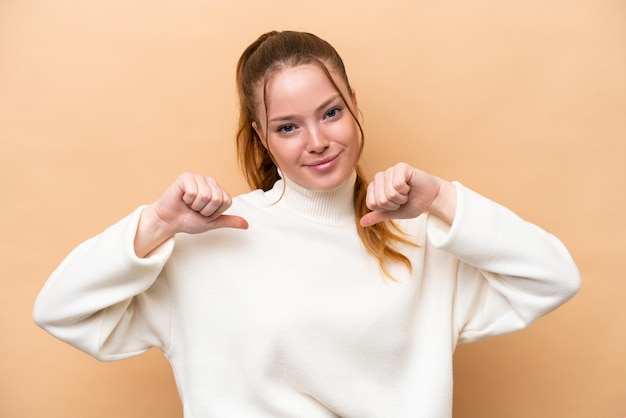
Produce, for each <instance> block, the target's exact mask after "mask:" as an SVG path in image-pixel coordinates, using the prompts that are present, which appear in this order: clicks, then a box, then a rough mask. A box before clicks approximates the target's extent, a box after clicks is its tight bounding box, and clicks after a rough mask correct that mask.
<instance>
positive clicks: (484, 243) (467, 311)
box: [426, 183, 580, 343]
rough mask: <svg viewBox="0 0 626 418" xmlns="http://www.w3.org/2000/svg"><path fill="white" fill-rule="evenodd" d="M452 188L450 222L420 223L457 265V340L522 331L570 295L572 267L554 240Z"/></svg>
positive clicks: (576, 281)
mask: <svg viewBox="0 0 626 418" xmlns="http://www.w3.org/2000/svg"><path fill="white" fill-rule="evenodd" d="M455 185H456V187H457V192H458V201H457V212H456V216H455V220H454V223H453V225H452V226H451V227H448V226H447V225H445V224H444V223H443V222H441V221H440V220H438V219H437V218H435V217H429V219H428V221H427V224H426V225H427V235H428V236H429V240H430V242H431V243H432V244H433V245H434V246H435V247H437V248H439V249H441V250H443V251H445V252H447V253H449V254H451V255H453V256H454V257H456V258H457V259H458V260H460V261H459V262H458V264H457V266H456V271H457V273H456V288H455V294H454V298H455V300H454V303H453V309H454V312H453V315H454V320H455V324H454V326H455V329H456V331H457V333H456V335H458V342H459V343H464V342H471V341H476V340H479V339H482V338H486V337H489V336H494V335H500V334H504V333H508V332H512V331H516V330H519V329H522V328H525V327H527V326H528V325H530V324H531V323H532V322H533V321H535V320H536V319H538V318H539V317H541V316H543V315H545V314H547V313H549V312H550V311H552V310H554V309H556V308H557V307H558V306H560V305H562V304H563V303H565V302H566V301H567V300H569V299H570V298H572V297H573V296H574V295H575V294H576V292H577V291H578V289H579V287H580V275H579V272H578V268H577V267H576V265H575V263H574V261H573V260H572V258H571V256H570V254H569V252H568V251H567V249H566V248H565V246H564V245H563V244H562V243H561V242H560V241H559V240H558V239H557V238H556V237H554V236H553V235H550V234H548V233H547V232H545V231H544V230H542V229H541V228H539V227H537V226H536V225H533V224H531V223H529V222H526V221H524V220H523V219H521V218H520V217H519V216H517V215H516V214H514V213H513V212H511V211H510V210H508V209H506V208H505V207H503V206H501V205H499V204H497V203H495V202H492V201H490V200H489V199H487V198H485V197H483V196H481V195H479V194H477V193H475V192H473V191H471V190H469V189H467V188H466V187H464V186H463V185H461V184H459V183H455Z"/></svg>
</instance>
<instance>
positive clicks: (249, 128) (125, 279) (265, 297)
mask: <svg viewBox="0 0 626 418" xmlns="http://www.w3.org/2000/svg"><path fill="white" fill-rule="evenodd" d="M237 83H238V88H239V92H240V102H241V113H240V126H239V132H238V135H237V144H238V152H239V157H240V162H241V164H242V167H243V171H244V174H245V176H246V178H247V180H248V182H249V183H250V185H251V187H252V189H254V190H253V191H252V192H250V193H247V194H244V195H241V196H238V197H236V198H235V199H232V200H231V198H230V197H229V195H228V193H227V192H226V191H225V190H223V189H222V188H221V187H220V186H219V185H218V183H217V182H216V181H215V180H214V179H212V178H210V177H205V176H202V175H194V174H182V175H181V176H180V177H179V178H178V179H177V180H176V182H175V183H174V184H173V185H172V186H170V187H169V188H168V189H167V190H166V191H165V193H164V194H163V196H162V197H161V198H160V199H158V200H157V201H156V202H155V203H153V204H151V205H149V206H144V207H141V208H138V209H137V210H136V211H134V212H133V213H132V214H130V215H129V216H128V217H126V218H125V219H123V220H121V221H119V222H118V223H116V224H115V225H113V226H111V227H110V228H108V229H107V230H106V231H104V232H103V233H101V234H100V235H98V236H96V237H94V238H91V239H89V240H88V241H86V242H84V243H83V244H81V245H80V246H79V247H77V248H76V249H75V250H74V251H73V252H72V253H71V254H70V255H69V256H68V257H67V258H66V259H65V260H64V261H63V263H62V264H61V265H60V266H59V267H58V268H57V269H56V271H55V272H54V273H53V274H52V276H51V277H50V278H49V279H48V281H47V283H46V284H45V286H44V288H43V289H42V291H41V293H40V295H39V297H38V299H37V301H36V304H35V310H34V318H35V321H36V322H37V323H38V324H39V325H40V326H42V327H43V328H44V329H46V330H47V331H48V332H50V333H51V334H53V335H55V336H56V337H58V338H60V339H62V340H64V341H66V342H68V343H69V344H72V345H74V346H76V347H78V348H79V349H81V350H83V351H85V352H87V353H89V354H91V355H92V356H94V357H96V358H98V359H101V360H117V359H123V358H127V357H131V356H135V355H138V354H140V353H142V352H145V351H146V350H148V349H149V348H151V347H159V348H160V349H161V350H162V351H163V352H164V353H165V355H166V356H167V357H168V359H169V361H170V363H171V365H172V367H173V369H174V373H175V376H176V381H177V384H178V388H179V392H180V394H181V397H182V402H183V406H184V412H185V417H188V418H189V417H203V418H205V417H311V418H314V417H315V418H316V417H337V416H340V417H355V418H364V417H395V418H398V417H418V416H419V417H429V418H434V417H450V416H451V410H452V356H453V352H454V349H455V347H456V345H457V344H458V343H461V342H470V341H475V340H477V339H480V338H485V337H488V336H494V335H498V334H503V333H507V332H511V331H515V330H519V329H521V328H524V327H525V326H527V325H528V324H530V323H531V322H533V321H534V320H535V319H537V318H539V317H540V316H542V315H545V314H546V313H548V312H550V311H551V310H553V309H555V308H556V307H557V306H559V305H561V304H562V303H564V302H565V301H566V300H568V299H569V298H571V297H572V296H573V295H574V294H575V293H576V291H577V290H578V287H579V274H578V270H577V268H576V266H575V264H574V263H573V261H572V259H571V258H570V256H569V254H568V252H567V250H566V249H565V248H564V246H563V245H562V244H561V243H560V242H559V241H558V240H557V239H556V238H555V237H553V236H552V235H549V234H548V233H546V232H544V231H543V230H541V229H540V228H538V227H537V226H535V225H532V224H530V223H528V222H525V221H524V220H522V219H520V218H519V217H518V216H516V215H515V214H513V213H512V212H511V211H509V210H507V209H506V208H504V207H502V206H500V205H498V204H496V203H494V202H492V201H490V200H488V199H486V198H484V197H482V196H480V195H478V194H477V193H475V192H473V191H471V190H469V189H468V188H466V187H464V186H463V185H461V184H460V183H450V182H448V181H445V180H443V179H440V178H437V177H435V176H432V175H430V174H427V173H424V172H422V171H420V170H418V169H416V168H414V167H411V166H409V165H407V164H404V163H399V164H397V165H395V166H394V167H391V168H389V169H387V170H386V171H384V172H381V173H378V174H376V176H375V177H374V180H373V182H371V183H369V184H368V183H367V182H366V181H365V179H364V178H363V175H362V173H361V170H360V169H359V166H358V160H359V156H360V154H361V150H362V147H363V139H364V137H363V132H362V130H361V126H360V124H359V122H358V113H359V110H358V105H357V99H356V96H355V94H354V92H353V91H352V89H351V87H350V84H349V82H348V78H347V76H346V72H345V69H344V65H343V63H342V61H341V58H340V57H339V55H338V54H337V52H336V51H335V50H334V49H333V47H332V46H331V45H329V44H328V43H327V42H325V41H323V40H321V39H319V38H318V37H316V36H314V35H312V34H308V33H301V32H289V31H286V32H271V33H267V34H264V35H262V36H261V37H260V38H259V39H257V40H256V41H255V42H254V43H253V44H251V45H250V46H249V47H248V48H247V49H246V50H245V51H244V53H243V55H242V56H241V58H240V61H239V65H238V70H237Z"/></svg>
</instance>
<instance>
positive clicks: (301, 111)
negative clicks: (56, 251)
mask: <svg viewBox="0 0 626 418" xmlns="http://www.w3.org/2000/svg"><path fill="white" fill-rule="evenodd" d="M331 74H332V72H331ZM335 82H336V83H337V84H338V85H339V86H340V88H341V89H342V93H343V95H344V97H346V98H350V103H344V101H343V100H342V99H341V97H340V96H339V95H338V94H337V91H336V90H335V88H334V87H333V86H332V84H331V83H330V82H329V80H328V79H327V78H326V76H325V74H324V73H323V72H322V70H321V69H320V68H319V67H317V66H315V65H313V64H303V65H299V66H296V67H290V68H285V69H283V70H281V71H279V72H277V73H276V74H274V75H273V77H272V78H271V79H270V80H269V82H268V85H267V89H266V91H267V100H266V102H267V109H268V110H267V112H268V114H267V115H266V114H265V110H264V106H259V108H260V109H262V110H260V111H259V112H260V113H261V114H259V115H256V116H257V120H259V121H262V122H261V124H262V126H257V124H256V123H253V128H254V129H255V130H256V131H257V133H258V134H259V137H260V138H263V139H262V142H263V145H264V146H265V147H266V148H267V147H269V150H270V152H271V153H272V155H273V156H274V159H275V161H276V163H277V165H278V167H279V168H280V169H281V170H282V172H283V173H284V174H285V175H287V176H288V177H289V178H291V179H292V180H294V181H296V182H297V183H299V184H300V185H302V186H305V187H307V188H310V189H315V190H329V189H332V188H334V187H337V186H339V185H340V184H341V183H343V182H344V181H345V180H346V179H347V178H348V177H349V176H350V174H351V173H352V170H353V169H354V167H355V164H356V159H357V158H358V155H359V148H360V146H361V144H360V133H359V130H358V127H357V124H356V122H355V121H354V119H353V118H352V115H351V114H350V112H349V111H348V109H347V108H346V106H350V107H351V109H352V111H353V113H355V114H357V101H356V96H355V95H350V94H348V89H347V87H346V86H345V84H344V83H343V82H342V81H341V80H340V79H337V78H336V79H335ZM262 94H263V91H262V89H261V88H259V89H258V90H257V97H256V99H257V100H258V102H260V103H262V102H263V98H262ZM266 116H267V117H266ZM266 120H267V121H268V124H267V126H265V121H266ZM266 130H267V136H266V135H265V132H266ZM231 203H232V199H231V197H230V195H229V194H228V193H227V192H226V191H225V190H224V189H223V188H222V187H221V186H220V185H219V184H218V183H217V181H216V180H215V179H213V178H212V177H207V176H203V175H200V174H192V173H183V174H181V175H180V176H179V177H178V178H177V179H176V181H175V182H174V183H173V184H172V185H171V186H170V187H169V188H168V189H167V190H166V191H165V193H164V194H163V195H162V196H161V197H160V198H159V199H158V200H157V201H156V202H154V203H153V204H151V205H150V206H148V207H147V208H146V209H144V211H143V212H142V214H141V217H140V220H139V225H138V228H137V234H136V237H135V252H136V254H137V256H139V257H145V256H146V255H148V254H149V253H150V252H151V251H152V250H153V249H154V248H156V247H157V246H159V245H160V244H161V243H163V242H164V241H166V240H167V239H168V238H170V237H172V236H173V235H174V234H177V233H180V232H184V233H189V234H197V233H202V232H206V231H209V230H212V229H216V228H238V229H246V228H248V222H247V221H246V220H245V219H243V218H241V217H238V216H231V215H223V212H224V211H225V210H226V209H228V208H229V207H230V205H231ZM366 204H367V207H368V208H369V209H370V210H371V212H370V213H368V214H367V215H365V216H363V218H361V220H360V224H361V226H363V227H367V226H370V225H373V224H376V223H378V222H381V221H383V220H388V219H403V218H414V217H417V216H419V215H420V214H422V213H424V212H429V213H430V214H432V215H434V216H437V217H438V218H440V219H442V220H443V221H444V222H446V223H448V224H450V225H451V224H452V222H453V221H454V213H455V210H456V188H455V186H454V185H452V184H451V183H449V182H447V181H445V180H443V179H440V178H438V177H436V176H432V175H430V174H428V173H425V172H424V171H421V170H418V169H416V168H414V167H412V166H410V165H408V164H406V163H398V164H396V165H394V166H393V167H390V168H388V169H387V170H384V171H381V172H379V173H377V174H376V175H375V176H374V180H373V181H372V182H371V183H370V184H369V186H368V189H367V197H366Z"/></svg>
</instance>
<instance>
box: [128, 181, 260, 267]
mask: <svg viewBox="0 0 626 418" xmlns="http://www.w3.org/2000/svg"><path fill="white" fill-rule="evenodd" d="M231 204H232V199H231V197H230V196H229V195H228V193H227V192H226V191H225V190H224V189H223V188H222V187H221V186H220V185H219V184H217V182H216V181H215V180H214V179H213V178H211V177H205V176H201V175H199V174H190V173H183V174H181V175H180V176H179V177H178V178H177V179H176V181H175V182H174V184H172V185H171V186H170V187H169V188H168V189H167V190H166V191H165V193H164V194H163V195H162V196H161V197H160V198H159V200H157V201H156V202H154V203H153V204H152V205H150V206H148V207H147V208H146V209H144V211H143V212H142V214H141V217H140V219H139V226H138V227H137V234H136V236H135V253H136V254H137V256H138V257H145V256H146V255H147V254H148V253H149V252H150V251H152V250H153V249H154V248H156V247H158V246H159V245H160V244H162V243H163V242H165V241H166V240H167V239H169V238H170V237H172V236H173V235H174V234H177V233H179V232H185V233H189V234H199V233H201V232H206V231H209V230H211V229H217V228H238V229H246V228H248V222H247V221H246V220H245V219H243V218H241V217H239V216H232V215H223V213H224V211H225V210H226V209H228V208H229V207H230V205H231Z"/></svg>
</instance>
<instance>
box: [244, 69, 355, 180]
mask: <svg viewBox="0 0 626 418" xmlns="http://www.w3.org/2000/svg"><path fill="white" fill-rule="evenodd" d="M331 74H332V75H333V77H334V81H335V82H336V83H337V85H338V86H340V88H341V89H342V94H343V95H344V97H346V99H347V100H349V103H348V104H347V105H346V103H344V101H343V100H342V99H341V96H340V95H339V93H337V91H336V90H335V87H334V86H333V85H332V84H331V82H330V81H329V80H328V78H327V77H326V74H325V73H324V71H323V70H322V69H321V68H320V67H319V66H318V65H316V64H303V65H299V66H296V67H291V68H286V69H283V70H280V71H279V72H277V73H276V74H274V75H273V76H272V77H271V78H270V79H269V80H268V83H267V87H266V94H267V113H268V115H267V118H266V115H265V109H264V106H263V86H260V87H258V89H257V96H256V97H257V98H258V102H260V105H259V106H258V108H259V112H258V113H259V114H258V115H257V120H259V121H260V123H261V124H262V125H264V124H265V123H266V120H267V121H268V122H267V123H268V126H267V127H266V126H261V127H259V126H257V125H256V123H253V127H254V129H255V130H256V131H257V134H258V135H259V137H260V138H261V140H262V141H263V145H264V146H265V147H266V148H268V147H269V150H270V152H271V153H272V155H273V156H274V161H275V162H276V164H277V165H278V167H279V168H280V169H281V170H282V172H283V173H284V175H286V176H287V177H289V178H290V179H292V180H294V181H295V182H297V183H298V184H300V185H302V186H304V187H307V188H309V189H314V190H328V189H332V188H334V187H337V186H339V185H340V184H341V183H343V182H344V181H345V180H346V179H347V178H348V177H349V176H350V174H351V173H352V171H353V169H354V167H355V164H356V160H357V158H358V155H359V149H360V146H361V145H360V142H361V141H360V131H359V128H358V125H357V123H356V121H355V120H354V118H353V117H352V115H351V114H350V111H349V110H348V109H347V108H346V106H350V107H351V109H352V111H353V112H354V113H355V114H356V112H357V104H356V97H355V96H354V95H350V94H349V93H348V89H347V87H346V86H345V83H344V82H343V81H342V80H341V79H339V78H338V77H335V74H334V73H333V72H332V71H331ZM266 129H267V132H268V135H267V137H266V136H265V134H264V133H265V130H266Z"/></svg>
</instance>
